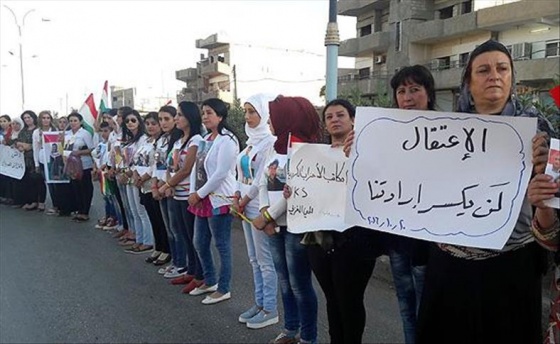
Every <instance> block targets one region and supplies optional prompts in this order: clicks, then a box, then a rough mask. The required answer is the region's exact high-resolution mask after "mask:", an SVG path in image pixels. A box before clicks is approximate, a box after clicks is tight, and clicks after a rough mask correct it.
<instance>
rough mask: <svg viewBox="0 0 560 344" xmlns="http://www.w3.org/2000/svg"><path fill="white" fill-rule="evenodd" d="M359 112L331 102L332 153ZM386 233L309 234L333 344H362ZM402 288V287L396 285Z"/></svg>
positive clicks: (338, 101)
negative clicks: (370, 288) (369, 289)
mask: <svg viewBox="0 0 560 344" xmlns="http://www.w3.org/2000/svg"><path fill="white" fill-rule="evenodd" d="M355 115H356V110H355V108H354V106H353V105H352V104H350V103H349V102H348V101H346V100H344V99H335V100H332V101H331V102H329V103H328V104H327V105H326V106H325V109H324V110H323V121H324V123H325V127H326V129H327V132H328V133H329V135H330V139H331V147H332V149H341V147H342V145H343V144H344V141H345V139H346V137H347V136H348V134H349V133H350V132H352V128H353V125H354V117H355ZM381 235H382V234H381V233H379V232H377V231H374V230H371V229H367V228H363V227H351V228H348V229H346V230H344V231H343V232H337V231H334V230H332V231H317V232H309V233H306V234H305V236H304V239H303V240H304V241H303V242H304V243H305V244H306V245H308V246H307V254H308V256H309V262H310V263H311V268H312V269H313V273H314V274H315V277H317V280H318V281H319V284H320V285H321V289H322V290H323V293H324V294H325V298H326V299H327V315H328V320H329V334H330V340H331V343H333V344H336V343H361V342H362V335H363V332H364V327H365V323H366V311H365V308H364V292H365V290H366V286H367V284H368V281H369V279H370V277H371V274H372V273H373V268H374V267H375V260H376V259H377V257H378V256H379V254H380V246H381V245H380V241H381ZM395 284H396V283H395Z"/></svg>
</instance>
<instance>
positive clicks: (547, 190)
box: [527, 174, 560, 209]
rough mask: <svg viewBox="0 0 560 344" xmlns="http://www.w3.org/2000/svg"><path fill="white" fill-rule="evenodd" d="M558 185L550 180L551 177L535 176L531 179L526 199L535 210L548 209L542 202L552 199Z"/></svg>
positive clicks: (545, 175) (544, 175)
mask: <svg viewBox="0 0 560 344" xmlns="http://www.w3.org/2000/svg"><path fill="white" fill-rule="evenodd" d="M559 187H560V185H558V183H555V182H554V181H553V180H552V177H551V176H549V175H547V174H537V175H536V176H534V177H533V179H531V182H530V183H529V187H528V189H527V197H528V198H529V201H530V202H531V204H532V205H534V206H535V207H537V208H541V209H546V208H548V207H547V206H546V205H545V204H544V201H546V200H549V199H551V198H553V197H554V194H555V193H557V192H558V190H559Z"/></svg>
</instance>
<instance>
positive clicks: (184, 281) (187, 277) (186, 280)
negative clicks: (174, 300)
mask: <svg viewBox="0 0 560 344" xmlns="http://www.w3.org/2000/svg"><path fill="white" fill-rule="evenodd" d="M193 279H194V276H193V275H183V276H179V277H177V278H174V279H172V280H171V284H174V285H179V284H189V283H190V281H192V280H193Z"/></svg>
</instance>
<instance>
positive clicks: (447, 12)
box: [439, 6, 453, 19]
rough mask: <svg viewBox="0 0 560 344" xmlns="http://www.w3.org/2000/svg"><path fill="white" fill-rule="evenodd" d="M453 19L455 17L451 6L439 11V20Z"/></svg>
mask: <svg viewBox="0 0 560 344" xmlns="http://www.w3.org/2000/svg"><path fill="white" fill-rule="evenodd" d="M451 17H453V6H449V7H446V8H442V9H441V10H439V19H447V18H451Z"/></svg>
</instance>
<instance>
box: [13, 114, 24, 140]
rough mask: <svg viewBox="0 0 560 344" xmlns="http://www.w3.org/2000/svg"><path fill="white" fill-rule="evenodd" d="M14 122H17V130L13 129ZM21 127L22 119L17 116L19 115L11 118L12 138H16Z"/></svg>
mask: <svg viewBox="0 0 560 344" xmlns="http://www.w3.org/2000/svg"><path fill="white" fill-rule="evenodd" d="M14 122H15V123H19V127H20V129H19V130H18V131H15V129H14ZM21 129H23V121H22V119H21V118H19V117H15V118H14V119H12V137H11V139H12V140H15V139H17V137H18V134H19V132H20V131H21Z"/></svg>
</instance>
